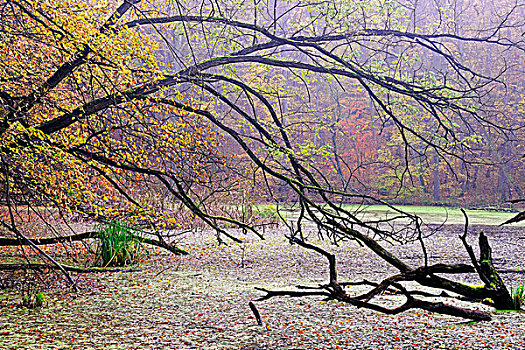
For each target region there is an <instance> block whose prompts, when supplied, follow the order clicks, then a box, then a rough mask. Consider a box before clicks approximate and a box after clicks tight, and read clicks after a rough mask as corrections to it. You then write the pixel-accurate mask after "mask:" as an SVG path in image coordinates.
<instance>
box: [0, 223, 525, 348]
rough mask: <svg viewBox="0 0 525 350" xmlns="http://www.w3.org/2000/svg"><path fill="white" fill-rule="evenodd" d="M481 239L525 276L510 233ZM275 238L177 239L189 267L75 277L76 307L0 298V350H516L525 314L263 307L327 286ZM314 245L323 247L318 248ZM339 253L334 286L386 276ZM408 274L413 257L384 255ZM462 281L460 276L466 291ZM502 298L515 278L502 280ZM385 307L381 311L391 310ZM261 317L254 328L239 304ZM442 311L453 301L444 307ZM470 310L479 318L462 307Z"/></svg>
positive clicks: (9, 295) (314, 267) (412, 251)
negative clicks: (280, 294)
mask: <svg viewBox="0 0 525 350" xmlns="http://www.w3.org/2000/svg"><path fill="white" fill-rule="evenodd" d="M461 229H462V227H460V226H457V227H456V226H452V225H451V226H448V229H447V233H446V234H444V233H443V234H438V235H436V236H434V237H432V238H431V240H432V242H431V243H432V245H431V246H429V248H430V249H429V256H430V257H431V259H433V258H435V259H440V260H443V259H445V260H446V261H447V262H461V261H466V259H468V258H467V257H466V255H464V254H462V251H461V249H460V248H461V246H460V245H461V243H460V242H457V244H458V245H457V247H456V246H455V245H454V244H456V243H455V240H456V237H457V234H458V232H461ZM476 229H477V230H484V231H485V232H486V233H487V234H488V235H489V237H490V238H491V243H492V245H493V251H494V256H495V259H496V262H499V264H500V265H499V266H498V267H500V268H513V269H521V270H523V269H525V266H524V261H523V259H522V258H521V257H522V256H523V251H524V247H523V244H521V245H520V244H517V242H519V240H518V239H517V237H518V236H519V235H520V234H522V231H520V230H519V229H518V228H504V229H501V228H497V229H496V228H494V227H489V226H486V227H482V226H480V227H473V230H476ZM283 235H284V234H283V232H279V230H276V231H275V232H273V233H268V234H267V239H266V240H264V241H260V240H258V239H256V238H251V237H248V238H247V240H246V242H245V243H244V244H241V245H238V244H232V245H229V246H225V245H220V246H219V245H217V242H216V241H215V240H214V238H213V235H212V234H207V233H206V232H202V233H197V234H195V235H193V236H188V237H186V239H185V241H183V242H182V248H185V249H187V250H189V251H190V252H191V255H190V256H182V257H180V256H173V255H170V254H168V253H165V252H163V251H160V250H156V251H154V252H153V254H152V255H151V257H150V259H149V260H148V261H145V262H144V263H143V264H142V271H141V272H134V273H112V274H109V273H108V274H102V275H98V274H97V275H95V274H91V275H90V274H84V275H80V276H79V283H80V285H81V287H82V288H83V289H82V292H81V293H80V294H79V295H73V294H64V292H63V291H55V292H50V293H49V297H48V300H47V302H46V305H45V307H43V308H41V309H34V310H29V309H24V308H20V307H17V305H16V303H17V298H19V295H18V294H17V293H16V291H14V290H10V289H7V290H3V291H1V294H0V295H1V298H0V310H1V314H0V349H13V350H14V349H247V350H248V349H396V348H399V349H422V348H423V349H424V348H445V349H523V348H525V343H524V334H525V314H524V313H523V312H502V311H499V312H494V313H493V320H492V321H490V322H480V323H473V322H465V320H463V319H458V318H454V317H450V316H444V315H436V314H431V313H427V312H422V311H420V310H411V311H408V312H405V313H403V314H400V315H384V314H379V313H376V312H374V311H371V310H365V309H356V308H354V307H352V306H349V305H344V304H341V303H339V302H334V301H324V300H322V299H319V298H303V299H294V298H279V299H278V298H274V299H271V300H266V301H262V302H257V301H255V300H256V299H257V298H258V297H260V296H261V294H260V292H258V291H256V290H255V289H254V287H263V288H268V289H284V288H292V287H293V286H295V285H298V284H301V285H312V286H315V285H317V284H319V283H323V282H324V281H325V279H326V265H325V261H324V260H323V259H322V258H321V257H319V256H317V255H315V254H313V253H311V252H308V251H304V250H302V249H301V248H300V247H297V246H291V245H289V244H288V242H287V241H286V239H285V238H284V237H283ZM318 243H319V244H325V243H321V242H318ZM325 247H327V248H328V249H330V250H332V251H334V252H336V253H337V256H338V261H339V268H340V274H341V276H345V277H346V278H347V279H348V280H361V279H363V278H366V279H369V280H375V281H377V280H378V279H379V278H382V277H386V276H387V274H388V273H392V272H394V270H392V269H390V268H389V267H387V266H386V265H385V264H384V263H383V262H382V261H378V260H377V259H375V258H374V257H373V256H372V255H371V254H370V253H369V252H368V251H366V250H365V249H364V248H360V247H358V246H357V245H356V244H354V243H352V242H348V243H345V244H343V245H341V246H339V247H329V246H327V245H325ZM391 249H393V250H395V251H396V252H397V253H398V254H399V255H400V256H402V257H404V258H405V259H406V261H409V262H411V263H413V264H416V263H417V262H418V260H420V259H421V256H419V255H418V254H419V253H418V252H419V251H418V250H417V246H415V245H414V246H410V245H409V246H399V247H391ZM470 278H471V276H465V280H466V281H468V280H469V279H470ZM503 278H504V279H505V282H506V283H507V284H508V286H509V287H510V286H515V285H517V283H519V282H520V281H522V279H523V275H522V274H513V273H508V274H504V275H503ZM396 298H397V297H391V296H385V299H384V300H381V302H385V303H395V302H396ZM250 301H254V302H255V304H256V306H257V308H258V309H259V311H260V313H261V316H262V319H263V322H264V324H263V326H262V327H261V326H258V325H257V323H256V320H255V317H254V316H253V314H252V313H251V311H250V308H249V306H248V302H250ZM448 302H452V301H448ZM470 307H474V308H487V307H486V306H483V305H481V304H471V305H470Z"/></svg>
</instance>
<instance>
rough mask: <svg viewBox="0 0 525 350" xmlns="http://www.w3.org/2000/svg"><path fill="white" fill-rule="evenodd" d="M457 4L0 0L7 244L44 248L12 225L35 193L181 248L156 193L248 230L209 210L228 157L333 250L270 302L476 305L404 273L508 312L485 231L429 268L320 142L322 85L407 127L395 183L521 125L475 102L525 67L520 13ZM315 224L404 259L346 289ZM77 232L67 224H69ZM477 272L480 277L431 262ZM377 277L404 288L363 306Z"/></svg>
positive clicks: (348, 167) (391, 259) (379, 118)
mask: <svg viewBox="0 0 525 350" xmlns="http://www.w3.org/2000/svg"><path fill="white" fill-rule="evenodd" d="M467 3H468V2H467V1H462V2H461V4H462V6H455V5H458V4H459V2H454V1H448V2H446V3H443V4H441V6H437V5H435V4H434V3H433V2H420V1H390V2H384V1H376V0H366V1H360V2H354V1H344V0H341V1H340V0H332V1H325V2H312V3H309V2H302V1H297V2H279V1H264V0H262V1H259V2H242V1H241V2H236V3H231V2H228V1H224V2H216V1H210V2H208V1H202V2H179V1H176V2H162V3H155V2H144V1H140V0H128V1H124V2H123V3H122V4H121V5H120V6H118V7H117V8H116V9H113V7H112V5H111V4H110V3H108V4H103V5H102V3H97V6H93V7H86V6H85V5H84V4H79V3H77V2H75V1H63V2H58V3H54V4H53V6H50V5H47V4H45V3H41V2H34V1H31V0H28V1H19V2H17V1H7V0H6V1H4V2H3V3H2V4H1V6H0V8H1V11H2V18H5V20H4V21H3V22H2V24H1V25H2V27H1V29H0V30H1V32H2V34H3V35H2V38H1V39H0V42H1V46H2V60H1V63H0V64H1V65H2V69H1V74H2V76H1V77H0V84H1V85H0V98H1V101H2V102H1V106H2V110H1V113H2V114H1V115H0V137H1V139H0V143H1V144H0V146H1V147H0V149H1V154H0V155H1V157H2V158H1V160H2V164H1V167H0V169H1V175H0V176H1V177H2V183H3V187H2V199H3V201H4V202H5V204H6V207H7V212H6V213H4V214H3V216H2V218H1V224H2V226H3V227H4V228H5V229H6V230H7V232H11V233H13V234H14V235H15V236H14V237H13V238H9V237H6V239H5V240H4V243H5V244H15V243H14V241H13V240H16V241H17V242H18V243H16V244H26V245H30V246H31V247H33V248H34V249H36V250H38V251H39V252H41V253H42V254H45V253H44V252H43V251H42V250H41V249H40V248H39V244H48V243H50V242H51V243H53V242H57V241H58V240H60V239H61V238H54V239H51V241H49V240H48V241H45V240H41V241H38V240H34V239H31V238H30V237H28V235H26V234H24V232H23V230H22V229H21V227H22V228H23V221H24V217H23V215H22V213H23V212H24V210H27V205H28V204H31V205H29V207H31V208H34V206H33V205H32V204H33V203H36V204H41V205H45V206H46V208H52V207H54V208H55V209H56V210H58V212H59V213H78V214H81V215H86V216H88V217H92V218H93V219H96V220H109V219H111V218H121V217H125V218H128V219H130V220H132V221H134V222H136V223H138V224H143V225H147V227H148V228H152V229H156V231H152V232H157V236H156V237H157V240H156V241H155V242H156V243H155V244H157V245H160V246H164V247H169V248H170V249H171V250H172V251H175V252H177V249H176V247H173V246H172V245H171V244H170V241H169V237H167V236H166V231H165V230H163V229H164V228H173V226H170V225H168V224H167V223H171V224H172V225H176V224H181V222H180V220H179V221H178V219H177V218H176V217H172V216H170V211H169V210H157V208H156V207H155V200H156V199H158V200H161V196H162V197H164V196H170V197H171V199H172V201H174V202H175V203H180V204H183V205H184V206H185V207H186V208H187V209H188V210H189V211H191V212H192V213H193V214H194V215H195V216H196V217H198V218H199V219H200V220H202V221H203V222H205V223H206V224H208V225H210V226H211V227H212V228H214V229H215V230H216V232H217V235H218V237H219V238H220V239H232V240H234V241H239V240H240V239H241V238H242V234H241V235H240V236H239V235H235V234H234V233H232V231H228V230H226V229H225V226H226V225H236V226H237V227H239V228H242V229H243V230H242V232H246V231H251V232H253V233H255V234H258V235H261V232H260V230H259V229H258V228H257V226H256V225H253V224H252V223H250V222H246V221H243V220H242V218H238V217H237V218H236V217H231V216H228V215H224V213H223V212H220V211H216V210H214V208H213V207H211V206H210V205H209V203H211V201H212V198H213V197H214V196H216V195H218V194H223V193H225V192H227V191H230V190H233V189H234V186H235V181H231V178H232V177H234V176H235V177H236V176H239V177H242V176H244V175H246V172H241V171H240V170H238V169H239V168H237V170H235V169H229V170H228V167H229V164H230V163H229V162H230V160H231V156H232V154H235V159H236V160H235V161H237V162H242V163H243V164H244V165H246V166H245V167H244V169H248V171H247V173H248V174H249V175H250V177H251V178H252V179H253V181H254V182H255V183H256V184H257V185H256V186H254V187H260V184H261V183H262V184H266V191H267V193H266V198H270V199H272V200H275V201H279V200H281V201H282V200H285V201H286V202H287V203H288V204H290V205H293V207H294V208H295V209H296V210H297V212H298V213H299V215H298V217H297V218H296V219H295V220H293V222H291V221H289V220H285V221H286V224H287V225H288V227H289V229H290V231H289V239H290V241H291V242H292V243H295V244H298V245H300V246H302V247H303V248H305V249H311V250H313V251H316V252H318V253H319V254H322V255H324V256H325V257H326V258H327V259H328V262H329V276H330V277H329V281H328V283H326V284H324V285H321V286H319V287H318V290H299V291H295V292H289V291H266V293H267V294H266V296H265V298H271V297H274V296H311V295H321V296H324V297H328V298H331V299H336V300H340V301H344V302H347V303H350V304H352V305H356V306H359V307H366V308H371V309H374V310H377V311H380V312H385V313H398V312H402V311H404V310H407V309H410V308H421V309H425V310H430V311H434V312H438V313H444V314H450V315H455V316H460V317H466V318H472V319H478V320H479V319H488V318H490V316H489V315H488V314H487V313H484V312H480V311H475V310H466V309H463V308H460V307H457V306H451V305H446V304H444V303H439V302H430V301H426V300H423V299H419V298H417V293H415V292H413V291H409V290H407V289H406V288H405V287H403V285H402V284H401V282H404V281H415V282H417V283H418V284H420V285H422V286H429V287H433V288H438V289H441V290H444V291H450V292H453V293H455V294H457V295H460V296H462V297H466V298H468V299H471V300H477V301H479V300H484V299H490V300H492V302H493V305H494V306H495V307H496V308H500V309H511V308H514V307H515V306H514V304H513V303H512V298H511V296H510V294H509V292H508V290H507V288H506V287H505V285H504V284H503V282H502V281H501V279H500V278H499V276H498V274H497V271H496V269H495V268H494V266H493V265H492V261H491V252H490V246H489V242H488V240H487V238H486V237H485V236H483V235H482V236H480V241H479V246H480V251H481V255H480V257H476V256H475V254H474V252H473V249H472V248H471V246H470V244H469V243H468V242H467V239H466V237H467V236H466V232H467V228H466V229H465V234H464V235H463V236H462V237H461V240H462V242H463V244H464V247H465V250H466V252H467V253H468V255H469V257H470V258H471V264H469V265H467V264H457V265H449V264H443V263H430V261H429V259H428V258H427V256H426V253H425V239H424V236H425V234H424V233H423V229H422V222H421V219H420V218H418V217H417V216H414V215H411V214H409V213H406V212H403V211H402V210H399V209H397V208H395V207H394V206H391V205H390V203H389V202H387V201H385V198H384V197H382V196H381V195H380V194H378V193H372V192H370V191H369V190H368V188H367V186H366V184H363V183H362V181H360V178H359V169H360V168H363V167H364V166H365V167H368V171H369V172H370V171H372V172H373V171H381V168H380V167H377V165H376V164H370V165H363V164H359V165H358V166H357V167H355V164H352V163H349V162H345V158H344V157H342V155H341V154H340V152H338V150H337V143H336V142H327V140H326V135H327V133H326V132H325V131H326V130H329V131H330V128H333V123H332V120H333V119H332V117H330V116H329V115H328V116H327V115H326V113H324V114H323V113H321V112H322V111H320V107H319V106H320V105H319V104H317V101H318V100H317V99H316V98H317V97H319V96H320V95H321V93H320V87H322V86H326V85H338V86H340V87H341V89H343V90H345V89H346V90H347V91H351V92H352V93H353V94H354V97H359V98H361V99H365V100H366V101H367V102H368V103H369V106H370V107H369V109H370V111H372V113H371V118H372V119H373V125H374V129H375V131H374V132H376V133H381V132H387V130H388V132H389V133H396V134H397V135H399V139H400V140H401V141H402V143H401V149H400V150H399V153H400V155H401V156H402V157H401V159H403V161H404V163H403V171H402V172H401V175H400V176H401V178H403V177H410V176H412V173H411V167H410V166H409V165H410V164H409V163H410V161H409V159H410V158H411V157H412V155H413V154H418V155H421V156H422V157H425V159H438V160H439V161H440V162H442V163H443V164H445V165H446V166H448V167H450V169H454V167H453V166H452V162H454V161H460V162H462V163H463V164H465V166H468V165H469V159H470V158H469V157H468V155H469V153H470V152H472V150H473V147H474V145H476V144H477V143H479V142H481V140H482V139H483V137H484V136H483V133H482V131H484V130H490V131H491V133H493V134H494V135H498V137H501V138H512V135H513V133H514V132H515V131H516V130H515V129H517V128H519V127H520V126H522V123H523V116H522V115H521V119H520V120H521V121H520V122H519V123H518V124H519V125H515V124H513V123H508V124H501V123H495V122H494V120H493V118H492V113H493V112H494V111H495V109H494V108H493V107H494V106H493V105H491V100H490V98H488V97H489V96H490V93H491V91H492V90H493V89H494V88H495V87H497V86H500V85H501V84H505V78H506V77H507V76H508V75H510V74H516V72H517V69H519V67H521V66H520V64H521V62H520V61H516V62H514V61H512V60H505V59H504V57H507V56H508V55H513V56H512V57H513V59H514V57H522V55H523V51H524V50H525V43H524V41H523V36H522V33H523V31H524V28H525V27H524V19H525V16H523V11H524V5H523V4H521V3H520V2H513V1H503V0H502V1H498V2H497V5H498V11H493V12H491V13H489V14H483V16H481V17H482V19H480V20H479V21H472V23H470V24H464V25H463V26H459V25H458V23H459V20H458V18H459V17H460V16H472V15H473V13H474V12H475V11H479V9H478V7H479V4H477V2H475V1H473V2H472V4H471V5H472V6H466V4H467ZM469 4H470V3H469ZM460 9H461V11H460ZM458 11H460V12H458ZM489 48H490V50H492V51H491V52H493V56H494V62H491V67H490V70H488V71H479V70H478V69H477V67H476V65H475V64H473V63H472V61H469V60H468V59H467V58H468V57H464V55H463V54H462V53H463V52H467V49H471V50H473V51H475V50H484V49H489ZM520 55H521V56H520ZM499 57H501V60H499V59H497V58H499ZM509 57H510V56H509ZM514 63H515V64H514ZM323 116H325V117H323ZM347 125H349V127H351V124H349V123H347ZM354 131H358V130H354ZM305 135H307V136H305ZM334 146H335V147H334ZM219 150H223V151H222V152H219ZM225 169H226V170H225ZM227 170H228V171H227ZM341 179H343V180H344V181H341ZM145 184H147V185H149V187H150V188H152V189H153V192H151V193H153V203H150V202H148V201H146V200H145V196H144V195H143V194H142V195H141V192H140V189H141V188H144V186H145ZM276 188H278V189H282V190H283V193H284V194H283V193H277V191H276ZM345 203H379V204H386V205H389V206H391V208H392V209H393V210H395V211H396V213H397V216H395V217H394V218H390V219H388V220H385V221H382V222H377V221H367V220H365V219H362V218H360V217H359V216H358V215H356V213H355V212H354V211H352V210H350V209H348V207H347V206H345ZM21 204H24V205H21ZM34 213H38V215H40V213H41V211H40V210H34ZM53 213H56V212H53ZM70 218H71V216H67V215H63V219H64V220H65V221H66V222H67V221H68V220H69V219H70ZM312 224H313V225H315V227H316V228H317V230H318V232H319V234H320V235H321V236H322V237H324V238H326V239H328V240H330V241H333V242H334V243H336V242H338V241H340V240H345V239H350V240H356V241H358V242H360V243H361V244H363V245H365V246H366V247H368V248H369V249H371V250H372V251H373V252H374V253H375V254H376V255H377V258H378V259H382V260H384V261H386V262H388V263H389V264H390V265H392V266H393V267H395V268H396V269H397V270H398V271H399V273H398V274H395V275H393V276H392V277H389V278H387V279H385V280H383V281H380V282H378V283H377V285H376V286H375V287H374V288H373V289H372V290H371V291H370V292H368V293H366V294H364V295H359V296H355V297H353V296H350V294H349V293H348V292H347V290H346V288H349V287H351V285H352V284H351V283H346V282H340V281H339V278H338V275H337V268H336V257H335V256H333V255H332V254H330V253H329V252H327V251H325V250H323V249H321V248H319V247H316V246H315V245H312V244H311V243H309V242H308V239H307V236H306V235H305V234H304V233H305V232H304V228H305V225H312ZM50 227H51V226H50ZM87 236H89V235H87ZM84 237H86V233H82V232H80V233H75V235H73V236H71V237H69V238H68V239H77V238H78V239H80V238H84ZM389 241H390V242H398V243H403V242H407V241H419V242H420V243H421V249H422V256H423V257H424V259H423V263H422V264H421V265H420V266H411V265H409V264H407V263H405V262H404V261H402V260H401V259H400V258H398V257H396V256H395V255H393V254H392V253H391V252H390V251H388V250H387V249H386V248H384V246H383V242H389ZM47 259H51V257H49V256H47ZM52 263H53V264H56V266H57V267H58V268H62V269H63V267H61V265H60V264H59V263H58V262H55V261H52ZM64 272H66V271H64ZM472 272H475V273H477V274H478V275H479V277H480V280H481V283H482V284H481V285H480V286H476V287H471V286H468V285H465V284H463V283H461V282H456V281H454V280H452V279H448V278H444V277H441V276H440V275H437V274H460V273H472ZM387 289H396V290H398V291H399V292H400V293H402V294H403V295H405V297H406V303H405V304H403V305H402V306H401V307H398V308H394V309H388V308H385V307H382V306H379V305H377V304H374V303H373V298H374V297H376V296H377V295H379V294H381V293H382V292H384V291H385V290H387Z"/></svg>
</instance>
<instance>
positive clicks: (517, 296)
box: [510, 282, 525, 310]
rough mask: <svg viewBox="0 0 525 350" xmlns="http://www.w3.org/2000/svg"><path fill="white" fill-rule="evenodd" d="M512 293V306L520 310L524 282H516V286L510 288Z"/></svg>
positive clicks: (524, 296)
mask: <svg viewBox="0 0 525 350" xmlns="http://www.w3.org/2000/svg"><path fill="white" fill-rule="evenodd" d="M510 294H511V295H512V301H513V302H514V308H515V309H516V310H520V308H521V306H523V303H524V302H525V282H523V283H520V284H518V286H517V287H516V288H511V289H510Z"/></svg>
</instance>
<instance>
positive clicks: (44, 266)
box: [0, 264, 141, 273]
mask: <svg viewBox="0 0 525 350" xmlns="http://www.w3.org/2000/svg"><path fill="white" fill-rule="evenodd" d="M61 266H62V268H64V270H66V271H68V272H76V273H105V272H138V271H141V269H107V268H100V267H91V268H82V267H76V266H68V265H61ZM44 269H53V270H56V269H58V268H57V267H56V266H55V265H52V264H1V265H0V271H19V270H40V271H41V270H44Z"/></svg>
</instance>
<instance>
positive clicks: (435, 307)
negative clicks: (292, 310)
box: [256, 237, 491, 321]
mask: <svg viewBox="0 0 525 350" xmlns="http://www.w3.org/2000/svg"><path fill="white" fill-rule="evenodd" d="M290 242H291V243H295V244H298V245H299V246H301V247H303V248H306V249H310V250H313V251H315V252H317V253H319V254H321V255H324V256H325V257H326V258H327V260H328V271H329V282H328V283H327V284H321V285H319V286H317V287H307V286H298V288H299V289H301V290H296V291H290V290H280V291H274V290H268V289H264V288H256V289H257V290H260V291H263V292H265V293H266V294H265V295H263V296H262V297H260V298H259V299H258V300H259V301H262V300H267V299H270V298H273V297H309V296H322V297H325V298H327V299H331V300H338V301H341V302H345V303H348V304H350V305H353V306H356V307H362V308H367V309H371V310H375V311H378V312H381V313H385V314H390V315H394V314H399V313H401V312H404V311H407V310H409V309H422V310H426V311H430V312H435V313H440V314H444V315H450V316H455V317H461V318H467V319H471V320H475V321H488V320H490V319H491V316H490V314H489V313H488V312H485V311H480V310H471V309H466V308H463V307H459V306H455V305H448V304H445V303H443V302H434V301H427V300H421V299H417V298H414V295H417V294H418V293H417V291H409V290H407V289H406V288H405V287H404V286H403V285H401V284H400V282H405V281H416V282H420V283H421V280H424V279H425V278H433V277H435V275H434V273H441V274H443V273H445V274H457V273H472V272H475V268H474V267H473V266H470V265H465V264H456V265H446V264H436V265H430V266H423V267H420V268H416V269H410V268H409V269H405V267H406V265H404V264H397V265H399V266H400V267H402V269H400V270H401V271H400V273H399V274H397V275H394V276H391V277H388V278H386V279H385V280H383V281H382V282H381V283H378V284H375V283H374V284H373V286H374V288H373V289H372V290H371V291H368V292H366V293H364V294H362V295H357V296H350V295H349V294H347V293H346V292H345V290H344V287H345V286H349V285H354V283H348V282H344V283H339V282H338V276H337V269H336V258H335V255H333V254H331V253H329V252H327V251H325V250H324V249H322V248H319V247H317V246H314V245H312V244H310V243H307V242H305V241H303V240H301V239H298V238H295V237H292V238H290ZM388 257H390V255H388ZM390 260H396V259H390ZM392 289H394V290H396V291H397V292H399V293H400V294H402V295H403V296H404V297H405V299H406V300H405V302H404V303H403V304H401V305H400V306H398V307H393V308H388V307H384V306H382V305H378V304H375V303H373V302H371V301H372V299H373V298H374V297H376V296H379V295H381V294H382V293H384V292H385V291H387V290H389V291H391V290H392ZM444 296H447V297H450V296H449V295H446V294H445V295H444Z"/></svg>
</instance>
